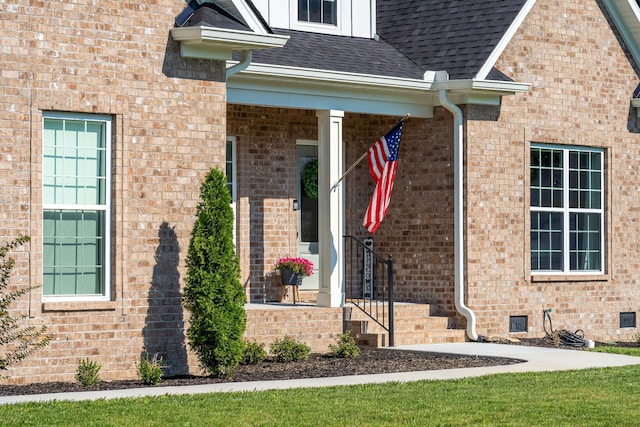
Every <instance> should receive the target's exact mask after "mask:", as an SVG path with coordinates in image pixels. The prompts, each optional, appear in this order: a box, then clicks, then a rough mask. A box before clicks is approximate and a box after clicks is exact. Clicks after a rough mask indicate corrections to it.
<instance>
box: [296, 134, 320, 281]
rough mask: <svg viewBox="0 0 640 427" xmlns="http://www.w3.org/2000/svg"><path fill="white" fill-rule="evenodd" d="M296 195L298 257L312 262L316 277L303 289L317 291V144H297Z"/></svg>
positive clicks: (311, 142) (306, 279) (310, 278)
mask: <svg viewBox="0 0 640 427" xmlns="http://www.w3.org/2000/svg"><path fill="white" fill-rule="evenodd" d="M297 157H298V162H297V165H298V166H297V171H296V176H297V179H296V182H297V185H296V187H297V188H296V195H297V197H298V202H299V208H298V210H297V220H298V256H299V257H303V258H306V259H308V260H310V261H311V262H312V263H313V274H312V275H311V276H309V277H305V278H304V280H303V281H302V286H301V289H302V290H317V289H318V283H319V281H318V277H319V274H318V267H319V265H318V264H319V262H320V255H319V254H320V251H319V247H318V143H317V142H316V141H304V142H298V144H297Z"/></svg>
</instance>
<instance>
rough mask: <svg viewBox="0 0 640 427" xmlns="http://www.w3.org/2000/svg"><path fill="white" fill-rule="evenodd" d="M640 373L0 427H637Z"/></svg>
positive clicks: (128, 402) (143, 404) (148, 401)
mask: <svg viewBox="0 0 640 427" xmlns="http://www.w3.org/2000/svg"><path fill="white" fill-rule="evenodd" d="M639 391H640V366H629V367H622V368H606V369H588V370H581V371H565V372H545V373H527V374H502V375H492V376H486V377H480V378H471V379H464V380H451V381H420V382H415V383H405V384H398V383H392V384H382V385H365V386H349V387H331V388H310V389H294V390H283V391H266V392H250V393H219V394H206V395H193V396H163V397H155V398H140V399H118V400H108V401H105V400H100V401H92V402H73V403H72V402H54V403H46V404H41V403H27V404H17V405H5V406H0V425H3V426H14V425H16V426H18V425H21V426H24V425H38V426H45V425H46V426H56V425H60V426H198V427H205V426H211V425H221V426H237V425H241V426H258V425H260V426H276V425H277V426H280V425H286V426H304V425H314V426H374V425H376V426H377V425H393V426H395V425H416V426H418V425H420V426H470V425H474V426H476V425H500V426H526V425H531V426H630V425H638V424H640V404H638V392H639Z"/></svg>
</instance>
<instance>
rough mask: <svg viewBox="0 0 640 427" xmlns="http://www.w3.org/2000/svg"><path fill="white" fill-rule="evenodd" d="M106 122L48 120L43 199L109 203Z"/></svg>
mask: <svg viewBox="0 0 640 427" xmlns="http://www.w3.org/2000/svg"><path fill="white" fill-rule="evenodd" d="M105 126H106V124H105V123H104V122H97V123H93V122H86V121H84V120H59V119H45V121H44V149H43V152H44V158H43V177H42V179H43V202H44V203H47V204H67V205H69V204H71V205H82V204H89V205H96V204H99V205H102V204H105V203H106V197H107V195H106V173H107V171H106V160H107V159H106V133H105Z"/></svg>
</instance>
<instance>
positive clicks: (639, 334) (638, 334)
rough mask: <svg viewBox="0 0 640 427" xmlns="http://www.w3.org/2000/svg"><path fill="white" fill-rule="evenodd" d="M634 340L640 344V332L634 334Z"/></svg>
mask: <svg viewBox="0 0 640 427" xmlns="http://www.w3.org/2000/svg"><path fill="white" fill-rule="evenodd" d="M633 340H634V341H635V343H636V344H640V333H637V334H635V335H634V336H633Z"/></svg>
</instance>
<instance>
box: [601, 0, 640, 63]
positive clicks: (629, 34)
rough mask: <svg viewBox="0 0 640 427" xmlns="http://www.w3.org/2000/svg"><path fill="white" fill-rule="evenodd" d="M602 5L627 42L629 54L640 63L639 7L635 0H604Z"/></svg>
mask: <svg viewBox="0 0 640 427" xmlns="http://www.w3.org/2000/svg"><path fill="white" fill-rule="evenodd" d="M604 5H605V7H606V8H607V10H608V11H609V15H611V19H613V21H614V22H615V24H616V27H617V28H618V31H620V35H621V36H622V38H623V40H624V41H625V43H626V44H627V47H628V48H629V51H630V52H631V56H633V59H634V60H635V61H636V64H640V49H639V48H638V45H639V44H640V7H638V4H637V3H636V2H635V0H604Z"/></svg>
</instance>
